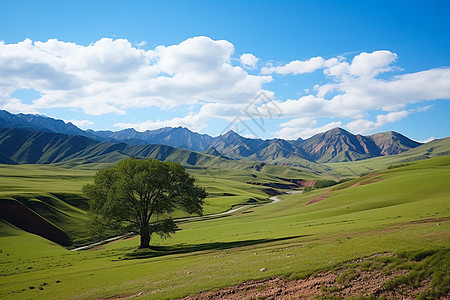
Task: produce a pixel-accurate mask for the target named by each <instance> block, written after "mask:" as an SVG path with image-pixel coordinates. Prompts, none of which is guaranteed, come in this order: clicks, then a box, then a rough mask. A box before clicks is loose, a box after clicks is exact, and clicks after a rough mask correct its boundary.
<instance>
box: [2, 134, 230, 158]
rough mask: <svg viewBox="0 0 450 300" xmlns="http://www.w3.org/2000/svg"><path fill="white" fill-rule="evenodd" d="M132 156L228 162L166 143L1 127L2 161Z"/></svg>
mask: <svg viewBox="0 0 450 300" xmlns="http://www.w3.org/2000/svg"><path fill="white" fill-rule="evenodd" d="M128 157H137V158H154V159H158V160H161V161H174V162H179V163H181V164H183V165H185V166H196V165H199V164H209V163H213V162H214V163H215V164H217V165H218V166H220V164H221V163H228V161H229V160H228V159H226V158H222V157H216V156H212V155H208V154H204V153H199V152H194V151H190V150H185V149H178V148H174V147H171V146H166V145H127V144H125V143H104V142H99V141H96V140H93V139H91V138H88V137H84V136H79V135H66V134H61V133H54V132H43V131H33V130H27V129H21V128H0V163H4V164H50V163H64V162H76V164H84V163H117V162H118V161H120V160H121V159H124V158H128Z"/></svg>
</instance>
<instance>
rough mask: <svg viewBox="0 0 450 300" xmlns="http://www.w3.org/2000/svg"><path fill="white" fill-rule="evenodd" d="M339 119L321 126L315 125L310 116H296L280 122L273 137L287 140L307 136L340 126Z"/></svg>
mask: <svg viewBox="0 0 450 300" xmlns="http://www.w3.org/2000/svg"><path fill="white" fill-rule="evenodd" d="M341 125H342V122H341V121H335V122H329V123H327V124H325V125H323V126H318V127H317V120H315V119H312V118H297V119H292V120H290V121H288V122H285V123H281V124H280V126H281V127H282V128H281V130H279V131H277V132H275V133H274V136H275V137H279V138H282V139H288V140H296V139H298V138H299V137H300V138H302V139H306V138H309V137H311V136H313V135H315V134H318V133H321V132H324V131H327V130H330V129H333V128H335V127H340V126H341Z"/></svg>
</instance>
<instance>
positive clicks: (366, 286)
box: [183, 254, 446, 300]
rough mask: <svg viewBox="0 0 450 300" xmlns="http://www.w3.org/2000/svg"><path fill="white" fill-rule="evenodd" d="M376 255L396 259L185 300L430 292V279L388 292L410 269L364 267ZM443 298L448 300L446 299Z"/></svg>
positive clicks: (246, 284) (405, 295)
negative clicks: (376, 259)
mask: <svg viewBox="0 0 450 300" xmlns="http://www.w3.org/2000/svg"><path fill="white" fill-rule="evenodd" d="M377 256H386V257H389V256H393V254H377V255H374V256H372V257H370V258H364V259H357V260H353V261H350V262H347V263H345V264H343V265H342V268H340V269H339V270H337V271H326V272H322V273H319V274H317V275H314V276H310V277H308V278H306V279H298V280H291V281H288V280H285V279H283V278H281V277H272V278H267V279H263V280H251V281H247V282H244V283H242V284H240V285H236V286H230V287H226V288H223V289H221V290H218V291H209V292H203V293H200V294H197V295H190V296H187V297H185V298H183V299H185V300H199V299H313V298H317V297H324V298H330V297H338V298H349V297H360V296H363V297H369V296H371V295H373V296H376V297H385V298H387V299H392V298H394V299H416V296H417V295H418V294H419V293H421V292H423V291H425V290H427V289H429V288H430V286H431V283H430V280H429V279H426V280H424V281H422V282H421V285H420V286H419V287H415V288H414V287H411V286H408V285H400V286H398V287H397V288H396V289H395V290H387V289H386V288H385V283H386V282H387V281H388V280H390V279H393V278H395V277H398V276H401V275H406V274H408V272H409V270H402V269H400V270H392V271H390V272H384V271H383V270H382V268H380V269H367V268H364V267H362V266H363V265H364V263H365V262H370V261H371V260H372V259H373V258H374V257H377ZM441 299H446V298H445V297H443V298H441Z"/></svg>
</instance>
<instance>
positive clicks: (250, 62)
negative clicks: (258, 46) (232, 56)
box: [239, 53, 259, 69]
mask: <svg viewBox="0 0 450 300" xmlns="http://www.w3.org/2000/svg"><path fill="white" fill-rule="evenodd" d="M239 60H240V62H241V65H242V66H243V67H244V68H247V69H254V68H256V64H257V63H258V61H259V58H257V57H256V56H254V55H253V54H251V53H244V54H242V55H241V57H240V59H239Z"/></svg>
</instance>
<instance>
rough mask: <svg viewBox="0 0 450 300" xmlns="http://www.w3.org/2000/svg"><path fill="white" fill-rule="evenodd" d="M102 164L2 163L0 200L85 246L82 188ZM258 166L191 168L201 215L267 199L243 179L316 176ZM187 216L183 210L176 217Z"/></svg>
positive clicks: (88, 240) (259, 189)
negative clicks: (201, 192) (202, 191)
mask: <svg viewBox="0 0 450 300" xmlns="http://www.w3.org/2000/svg"><path fill="white" fill-rule="evenodd" d="M104 166H105V165H104V164H99V165H92V164H86V165H82V167H83V168H72V169H68V168H66V167H67V166H65V167H61V166H58V165H0V199H12V200H15V201H19V202H21V203H22V204H23V205H25V206H27V207H28V208H30V209H32V210H33V211H34V212H36V213H38V214H39V215H40V216H42V217H43V218H45V219H46V220H47V221H49V222H50V223H52V224H54V225H56V226H57V227H59V228H61V229H62V230H63V231H65V232H66V233H68V235H69V236H70V237H71V239H72V241H73V243H74V244H75V245H81V244H85V243H88V242H91V241H92V239H93V238H91V237H89V235H88V231H87V226H86V212H85V210H86V209H87V202H86V199H84V198H83V196H82V194H81V187H82V186H83V185H84V184H87V183H90V182H92V177H93V175H94V174H95V170H96V169H98V168H101V167H104ZM238 167H239V168H238ZM257 169H258V170H259V171H257ZM257 169H255V163H253V164H250V163H247V162H246V163H242V164H238V163H236V162H233V165H232V168H230V169H204V168H191V169H189V172H190V173H191V174H193V175H194V176H195V177H196V178H197V184H199V185H201V186H203V187H205V188H206V190H207V191H208V193H209V194H210V195H209V197H208V198H207V199H206V201H205V205H204V213H205V214H214V213H219V212H223V211H226V210H229V209H230V208H232V207H234V206H239V205H245V204H255V203H261V202H266V201H267V200H268V195H267V194H266V193H264V192H263V191H262V190H261V188H262V187H260V186H251V185H249V184H246V182H247V181H254V182H273V183H285V184H286V182H284V181H282V180H280V179H278V178H277V177H278V176H280V177H286V178H291V177H292V178H306V179H308V178H314V177H312V175H310V174H305V173H303V172H300V171H298V170H297V169H293V168H286V167H282V166H270V165H262V166H260V167H258V168H257ZM185 216H186V215H185V214H184V213H182V212H177V213H175V215H174V217H185ZM94 239H95V238H94Z"/></svg>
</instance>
